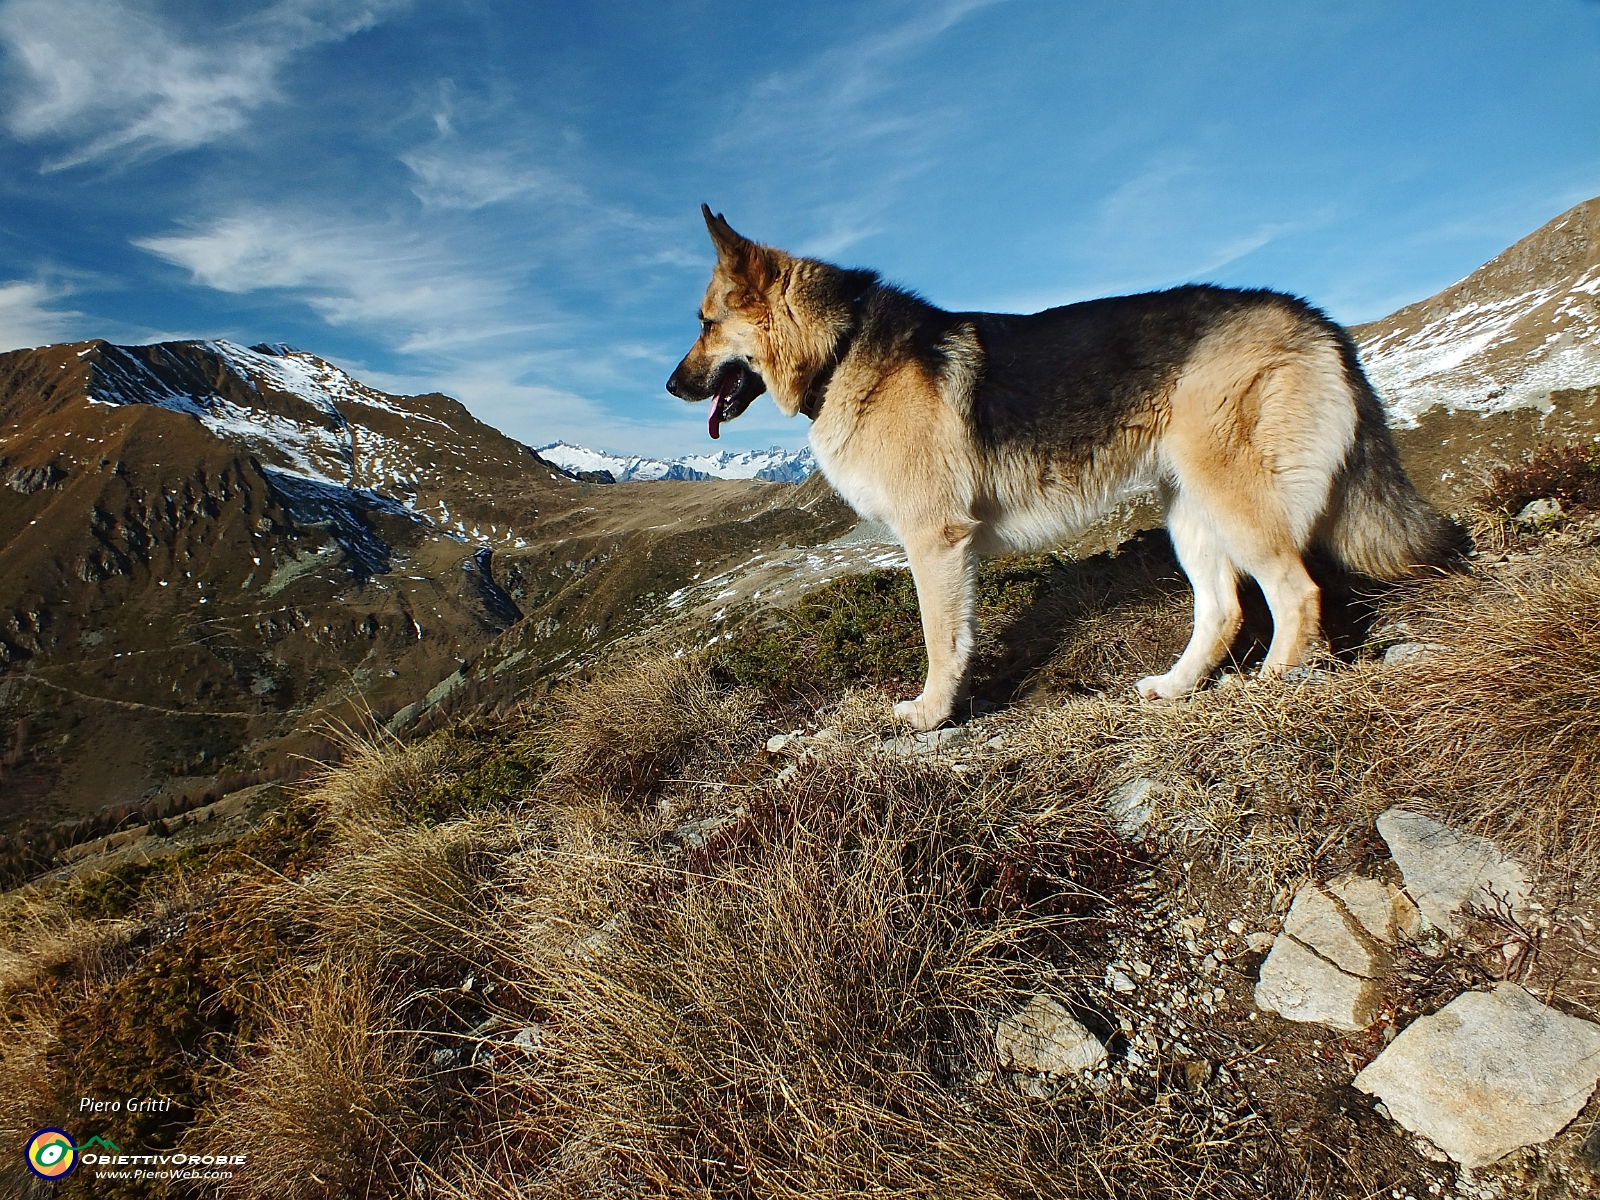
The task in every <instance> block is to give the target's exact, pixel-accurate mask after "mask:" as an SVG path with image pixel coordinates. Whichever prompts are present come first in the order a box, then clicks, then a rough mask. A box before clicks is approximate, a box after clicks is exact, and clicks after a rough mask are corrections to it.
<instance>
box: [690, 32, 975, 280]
mask: <svg viewBox="0 0 1600 1200" xmlns="http://www.w3.org/2000/svg"><path fill="white" fill-rule="evenodd" d="M1005 2H1006V0H947V2H946V3H942V4H928V5H919V6H915V7H912V8H910V9H908V10H907V11H908V13H909V14H910V15H908V16H906V17H905V18H904V19H902V20H900V21H898V22H896V23H894V24H891V25H888V26H887V27H883V28H879V29H877V30H874V31H873V32H871V33H868V34H865V35H862V36H860V37H857V38H855V39H852V40H849V41H845V42H842V43H841V44H839V45H836V46H833V47H830V48H828V49H826V50H823V51H821V52H819V53H817V54H815V55H814V56H812V57H811V58H809V59H808V60H806V61H804V62H802V63H801V64H800V65H799V66H797V67H795V68H794V69H792V70H787V71H780V72H775V73H773V74H771V75H768V76H766V77H765V78H763V79H760V80H758V81H756V83H755V84H754V85H753V86H751V87H750V88H749V89H748V90H747V93H746V98H745V100H744V103H743V104H742V105H741V107H740V110H739V112H738V114H737V116H736V117H735V119H734V120H733V122H732V124H731V126H730V127H729V129H728V130H727V132H726V133H724V134H722V135H721V136H720V137H718V138H717V139H715V141H714V142H713V143H712V147H713V149H714V150H715V151H716V152H717V153H718V154H722V155H734V154H737V155H740V156H743V157H746V158H752V157H753V158H754V159H755V161H758V162H759V161H760V160H761V159H762V158H764V157H766V156H769V155H775V156H777V158H778V161H776V162H775V163H774V166H775V167H779V168H781V170H782V172H784V173H788V174H794V173H796V171H795V169H796V167H797V165H799V166H800V167H801V168H802V170H803V171H804V173H805V174H807V175H809V176H810V177H812V178H813V179H815V180H816V181H817V182H818V183H819V184H820V185H821V187H820V188H819V189H818V190H819V191H821V193H822V198H821V199H820V202H818V199H817V198H815V197H813V196H810V195H807V196H805V197H804V198H803V199H802V203H803V204H804V205H805V208H806V218H805V223H806V224H809V225H811V226H812V232H811V234H810V236H808V237H807V238H806V239H805V240H804V241H803V242H801V243H798V244H796V245H795V246H793V247H791V249H795V250H799V251H801V252H804V253H808V254H817V255H821V256H824V257H828V256H833V255H837V254H839V253H841V252H843V251H844V250H846V249H848V248H849V247H850V246H853V245H855V244H856V243H857V242H860V241H863V240H864V239H866V238H868V237H871V236H873V235H874V234H876V233H879V232H881V231H882V230H883V228H884V227H885V225H886V224H887V223H888V221H889V216H888V214H889V213H890V212H891V211H892V210H893V209H894V208H895V206H896V204H897V203H898V202H899V200H900V199H901V197H902V196H903V193H904V190H905V188H906V187H907V186H908V185H909V184H910V183H911V181H912V180H914V179H915V178H916V177H918V176H920V175H922V174H923V173H924V172H925V171H927V170H928V169H930V168H931V167H932V165H933V164H934V162H935V161H936V159H937V154H936V152H935V146H936V144H937V142H938V141H939V139H940V137H941V135H942V131H943V129H944V127H946V126H947V125H949V124H950V123H951V122H952V121H954V120H956V119H957V118H958V112H957V109H956V106H955V105H953V104H952V105H949V106H938V105H929V104H927V102H926V97H924V96H913V95H909V94H903V93H897V90H896V89H897V87H898V84H899V81H900V80H902V79H903V78H904V77H905V71H904V70H903V67H904V63H905V61H906V60H908V59H911V58H913V57H914V56H916V55H918V54H920V53H923V52H925V51H926V50H928V49H929V48H930V47H931V46H932V45H933V43H935V42H936V41H937V40H938V39H939V38H941V37H942V36H943V35H945V34H947V33H948V32H949V31H950V30H951V29H953V28H955V27H956V26H957V25H959V24H960V23H961V22H963V21H965V20H966V19H967V18H969V17H971V16H972V15H973V14H975V13H977V12H979V11H980V10H982V9H985V8H991V7H993V6H995V5H997V4H1002V3H1005ZM841 175H842V176H844V177H845V178H847V179H848V180H849V184H848V186H847V187H844V188H840V187H836V186H830V184H829V181H831V180H833V179H834V178H836V177H838V176H841ZM864 184H865V186H863V185H864ZM841 196H843V197H845V198H840V197H841Z"/></svg>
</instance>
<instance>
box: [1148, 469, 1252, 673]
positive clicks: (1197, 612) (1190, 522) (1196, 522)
mask: <svg viewBox="0 0 1600 1200" xmlns="http://www.w3.org/2000/svg"><path fill="white" fill-rule="evenodd" d="M1167 532H1168V533H1169V534H1171V536H1172V546H1173V549H1174V550H1176V551H1177V554H1178V562H1179V563H1181V564H1182V565H1183V571H1184V574H1186V575H1187V576H1188V577H1189V583H1190V585H1191V586H1192V587H1193V588H1194V633H1193V634H1192V635H1191V636H1190V638H1189V645H1188V647H1187V648H1186V649H1185V650H1184V652H1183V655H1182V657H1181V658H1179V659H1178V661H1177V662H1175V663H1173V664H1172V669H1171V670H1169V671H1168V672H1167V673H1166V674H1165V675H1150V676H1147V677H1145V678H1144V679H1141V680H1139V682H1138V683H1137V684H1135V685H1134V686H1135V687H1136V688H1137V690H1138V692H1139V694H1140V695H1141V696H1143V697H1144V698H1145V699H1146V700H1174V699H1176V698H1177V697H1179V696H1186V695H1188V694H1189V693H1190V692H1192V691H1194V689H1195V688H1197V687H1199V686H1200V684H1201V683H1202V682H1203V681H1204V680H1205V678H1206V677H1207V676H1208V675H1210V674H1211V672H1212V671H1213V670H1215V669H1216V667H1217V664H1218V663H1220V662H1221V661H1222V660H1223V658H1224V657H1225V656H1226V655H1227V653H1228V647H1229V646H1231V645H1232V644H1233V639H1234V637H1235V636H1236V635H1237V634H1238V632H1239V625H1240V623H1241V622H1242V621H1243V619H1244V612H1243V609H1241V608H1240V606H1239V572H1238V568H1237V567H1235V566H1234V564H1233V560H1232V559H1231V558H1230V557H1229V556H1228V551H1227V547H1226V546H1224V545H1223V542H1222V538H1221V537H1220V536H1219V535H1218V532H1217V529H1216V527H1215V526H1214V525H1213V524H1212V522H1211V518H1210V516H1209V514H1207V513H1205V512H1204V511H1202V510H1201V509H1200V508H1199V506H1197V505H1196V504H1194V503H1193V502H1192V501H1190V500H1189V499H1187V498H1186V497H1185V496H1184V495H1183V494H1182V493H1181V492H1180V493H1179V494H1178V495H1177V497H1176V498H1175V499H1174V500H1173V501H1172V503H1171V505H1170V506H1169V508H1168V510H1167Z"/></svg>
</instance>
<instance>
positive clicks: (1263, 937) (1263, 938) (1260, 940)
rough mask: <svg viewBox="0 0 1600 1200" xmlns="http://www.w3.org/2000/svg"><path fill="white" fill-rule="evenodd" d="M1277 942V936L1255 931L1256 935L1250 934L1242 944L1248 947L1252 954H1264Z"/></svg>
mask: <svg viewBox="0 0 1600 1200" xmlns="http://www.w3.org/2000/svg"><path fill="white" fill-rule="evenodd" d="M1277 940H1278V935H1277V934H1275V933H1263V932H1260V931H1257V932H1256V933H1252V934H1250V935H1249V936H1248V937H1246V938H1245V939H1244V944H1245V945H1246V946H1248V947H1250V950H1251V952H1252V953H1254V954H1265V953H1266V952H1267V951H1268V950H1271V949H1272V943H1273V942H1275V941H1277Z"/></svg>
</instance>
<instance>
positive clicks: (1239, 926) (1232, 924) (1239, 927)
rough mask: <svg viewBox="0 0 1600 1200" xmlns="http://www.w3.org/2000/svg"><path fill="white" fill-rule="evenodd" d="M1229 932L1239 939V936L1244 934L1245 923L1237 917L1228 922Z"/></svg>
mask: <svg viewBox="0 0 1600 1200" xmlns="http://www.w3.org/2000/svg"><path fill="white" fill-rule="evenodd" d="M1228 932H1229V933H1231V934H1233V935H1234V936H1236V937H1237V936H1238V935H1239V934H1241V933H1243V932H1244V922H1243V921H1241V920H1239V918H1238V917H1235V918H1234V919H1233V920H1231V921H1229V922H1228Z"/></svg>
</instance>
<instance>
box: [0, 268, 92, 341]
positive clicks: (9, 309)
mask: <svg viewBox="0 0 1600 1200" xmlns="http://www.w3.org/2000/svg"><path fill="white" fill-rule="evenodd" d="M65 295H66V291H65V290H64V289H62V288H59V287H55V286H52V285H51V284H49V283H46V282H44V281H43V280H37V279H35V280H23V279H18V280H13V281H11V282H9V283H0V350H18V349H21V348H23V347H25V346H48V345H50V344H51V343H52V342H59V341H62V340H64V339H66V338H68V337H70V336H71V335H72V332H73V330H74V329H75V327H76V325H77V323H78V320H79V318H81V317H82V315H83V314H82V313H78V312H72V311H70V310H67V309H62V308H58V307H56V305H57V304H58V302H59V301H60V300H61V299H62V298H63V297H64V296H65Z"/></svg>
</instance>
